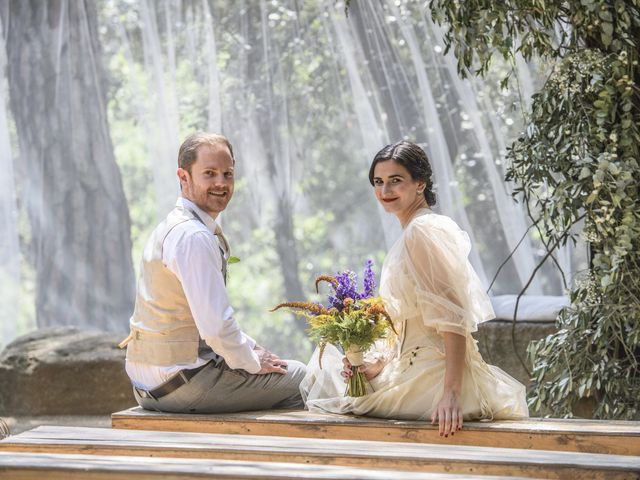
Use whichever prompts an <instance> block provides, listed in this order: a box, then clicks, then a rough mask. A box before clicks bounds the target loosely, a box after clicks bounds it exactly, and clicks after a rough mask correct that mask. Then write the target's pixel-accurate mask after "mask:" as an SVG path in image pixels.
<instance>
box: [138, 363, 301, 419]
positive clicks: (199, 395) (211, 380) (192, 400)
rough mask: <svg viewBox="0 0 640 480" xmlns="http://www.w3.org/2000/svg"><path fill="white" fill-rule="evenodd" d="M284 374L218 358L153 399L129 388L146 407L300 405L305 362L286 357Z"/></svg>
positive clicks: (195, 409) (212, 409)
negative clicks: (261, 372) (259, 372)
mask: <svg viewBox="0 0 640 480" xmlns="http://www.w3.org/2000/svg"><path fill="white" fill-rule="evenodd" d="M287 363H288V365H289V366H288V368H287V373H286V374H284V375H283V374H280V373H269V374H267V375H254V374H251V373H247V372H246V371H244V370H232V369H230V368H229V366H228V365H227V364H226V362H224V361H221V362H219V363H217V364H216V363H214V362H211V363H209V364H208V365H207V366H205V367H204V368H203V369H202V370H201V371H199V372H198V373H197V374H196V375H195V376H194V377H193V378H191V380H189V382H188V383H185V384H184V385H182V386H181V387H178V388H177V389H176V390H174V391H173V392H171V393H169V394H167V395H165V396H164V397H161V398H159V399H157V400H155V399H153V398H142V397H140V395H138V392H136V389H135V388H134V389H133V394H134V395H135V397H136V400H137V402H138V404H139V405H140V406H141V407H142V408H145V409H147V410H156V411H159V412H171V413H230V412H242V411H250V410H269V409H276V408H287V409H298V408H300V409H301V408H304V403H303V401H302V397H301V395H300V388H299V387H300V382H301V381H302V379H303V378H304V375H305V372H306V366H305V365H304V364H303V363H300V362H298V361H295V360H287Z"/></svg>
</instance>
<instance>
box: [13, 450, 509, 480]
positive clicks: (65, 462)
mask: <svg viewBox="0 0 640 480" xmlns="http://www.w3.org/2000/svg"><path fill="white" fill-rule="evenodd" d="M389 474H390V473H389V471H388V470H382V471H380V470H373V469H357V468H348V467H333V466H319V465H300V464H292V463H274V462H272V463H262V462H252V461H232V460H200V459H179V458H149V457H118V456H104V455H63V454H40V453H14V452H0V478H2V479H3V480H27V479H29V480H34V479H41V478H46V479H47V480H75V479H81V480H85V479H86V480H114V479H125V480H157V479H159V478H161V479H163V480H184V479H202V478H228V479H270V478H278V479H294V478H308V479H372V480H389ZM393 478H394V480H395V479H397V480H455V479H462V478H465V479H473V480H499V479H505V478H513V477H480V476H476V475H473V476H468V475H464V476H460V475H449V474H437V473H423V472H401V471H395V472H393Z"/></svg>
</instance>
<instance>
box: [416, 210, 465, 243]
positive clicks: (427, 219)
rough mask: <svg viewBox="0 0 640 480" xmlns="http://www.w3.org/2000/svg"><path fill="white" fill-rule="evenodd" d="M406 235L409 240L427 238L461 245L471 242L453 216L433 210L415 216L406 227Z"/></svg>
mask: <svg viewBox="0 0 640 480" xmlns="http://www.w3.org/2000/svg"><path fill="white" fill-rule="evenodd" d="M405 235H406V238H407V239H408V240H409V241H411V240H418V239H420V238H425V239H426V240H430V241H432V242H436V243H455V244H457V245H458V246H461V247H464V246H466V245H468V244H469V236H468V235H467V233H466V232H465V231H464V230H462V229H461V228H460V226H459V225H458V224H457V223H456V222H455V221H454V220H453V219H452V218H450V217H448V216H446V215H440V214H438V213H434V212H431V211H426V212H425V213H423V214H421V215H417V216H416V217H415V218H413V219H412V220H411V222H409V225H407V228H406V229H405Z"/></svg>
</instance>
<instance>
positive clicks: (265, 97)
mask: <svg viewBox="0 0 640 480" xmlns="http://www.w3.org/2000/svg"><path fill="white" fill-rule="evenodd" d="M263 7H264V4H262V5H258V4H257V2H256V3H252V4H250V6H248V7H247V13H246V15H247V17H248V18H249V22H250V26H251V27H252V29H250V30H249V38H248V41H249V44H250V45H252V46H253V48H252V49H251V50H250V52H249V55H248V57H249V61H248V62H247V67H248V69H249V71H248V72H247V78H249V79H250V81H252V82H255V83H256V84H259V86H260V88H259V89H258V90H256V91H254V92H253V93H254V95H255V98H256V99H257V103H258V104H259V105H260V106H261V108H260V109H258V110H257V112H258V113H257V114H258V116H259V121H258V122H257V124H258V127H259V129H260V136H261V137H262V139H263V144H264V145H265V146H266V152H265V155H266V161H267V171H268V172H269V175H268V180H269V181H270V182H271V190H272V191H273V192H274V199H275V210H276V219H275V224H274V233H275V242H276V252H277V254H278V259H279V263H280V268H281V270H282V276H283V278H284V289H285V298H286V299H287V300H289V301H297V300H304V299H305V295H304V291H303V289H302V283H301V282H300V274H299V272H298V268H299V263H300V262H299V258H298V248H297V244H296V240H295V237H294V234H293V228H294V221H293V205H292V203H291V194H290V192H288V191H287V189H285V188H282V186H281V184H282V180H280V179H279V177H281V176H283V175H284V168H283V167H282V166H281V165H279V162H278V152H281V151H282V149H283V148H286V146H283V145H282V143H283V142H285V141H286V140H285V139H283V138H282V136H281V134H280V133H279V132H278V128H279V127H280V125H279V121H278V119H282V118H286V115H285V114H284V112H283V111H282V110H283V109H282V102H283V99H282V98H280V97H279V95H278V92H276V91H275V89H274V85H273V76H274V72H273V70H275V69H277V68H278V64H277V62H275V61H274V60H271V62H273V63H268V62H267V61H266V59H267V58H269V54H270V55H273V54H274V53H273V52H267V51H265V47H266V48H268V45H269V41H268V39H264V38H262V35H258V32H261V31H262V32H263V34H264V32H268V28H265V29H262V30H261V28H260V26H264V25H263V23H264V21H265V18H266V14H265V12H264V11H262V8H263ZM258 79H259V81H258ZM296 324H297V325H298V327H299V328H300V329H301V330H302V331H304V330H305V328H306V322H305V321H304V319H301V318H296Z"/></svg>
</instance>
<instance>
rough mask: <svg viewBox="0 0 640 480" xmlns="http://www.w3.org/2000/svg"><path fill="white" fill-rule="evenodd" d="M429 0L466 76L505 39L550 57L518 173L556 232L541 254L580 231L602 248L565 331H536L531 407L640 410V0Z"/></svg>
mask: <svg viewBox="0 0 640 480" xmlns="http://www.w3.org/2000/svg"><path fill="white" fill-rule="evenodd" d="M428 6H429V8H430V10H431V13H432V14H433V17H434V19H435V20H436V21H437V22H439V23H441V24H442V25H444V26H446V27H447V29H446V33H445V43H446V45H447V49H452V50H453V52H454V54H455V56H456V58H457V60H458V70H459V73H460V74H461V76H463V77H465V76H467V75H469V74H470V73H471V74H480V75H483V74H485V73H486V72H487V71H488V70H489V69H490V67H491V59H492V57H493V55H494V54H496V53H497V54H499V55H502V56H503V57H504V58H505V59H507V60H508V61H509V62H511V63H512V64H513V65H515V60H516V55H522V56H523V57H524V59H525V60H529V59H531V58H533V57H537V58H538V59H540V60H542V61H543V62H547V63H548V65H549V66H550V67H551V68H550V72H549V76H548V78H547V80H546V82H545V84H544V85H543V86H542V88H541V89H540V91H539V92H538V93H537V94H535V95H534V96H533V104H532V109H531V112H530V116H529V117H528V118H527V119H526V123H527V125H526V129H525V131H524V132H523V133H522V134H521V136H520V138H518V140H517V141H516V142H515V143H514V144H513V146H512V147H511V149H510V151H509V153H508V155H507V160H508V161H509V163H510V165H509V169H508V172H507V180H510V181H512V182H514V183H515V186H516V188H515V193H514V194H515V195H516V196H518V197H520V198H522V199H523V204H524V205H525V207H526V208H527V209H528V211H529V215H530V217H531V219H532V226H533V227H535V228H536V229H537V230H538V233H539V235H540V237H541V238H542V240H543V242H544V243H545V246H546V248H547V254H546V255H545V256H544V258H543V259H542V262H544V261H545V260H547V259H549V258H551V259H554V258H553V252H554V251H555V250H556V249H557V247H559V246H560V245H563V244H565V243H566V242H567V241H569V240H574V241H575V239H576V235H577V234H580V233H581V234H582V236H583V238H584V239H585V240H586V241H587V242H588V243H589V250H590V257H591V262H590V266H589V269H588V271H587V272H584V274H583V278H582V280H579V281H577V282H575V284H574V285H572V286H569V289H570V296H571V303H572V305H571V306H570V307H569V308H566V309H564V310H563V311H561V312H560V314H559V316H558V318H557V326H558V332H557V333H556V334H554V335H550V336H548V337H547V338H545V339H542V340H540V341H538V342H533V343H532V344H531V345H530V348H529V355H530V359H531V361H532V363H533V375H532V376H533V378H532V380H533V385H532V390H531V394H530V398H529V405H530V407H531V408H532V409H533V410H534V411H537V412H540V411H542V412H548V413H551V414H553V415H566V416H571V415H573V414H575V412H576V406H577V405H584V404H585V402H586V403H587V404H590V405H591V412H586V413H587V414H588V415H593V416H595V417H600V418H626V419H634V418H635V419H637V418H640V404H639V403H638V398H640V368H639V365H638V363H639V360H640V281H639V280H638V279H639V278H640V195H639V191H638V189H639V185H640V165H639V162H640V88H639V85H640V65H639V60H640V58H639V57H640V55H639V52H640V1H638V0H627V1H620V0H580V1H564V0H522V1H521V0H505V1H503V2H489V1H487V0H464V1H448V0H430V1H429V2H428ZM507 83H508V79H505V80H504V83H503V86H506V85H507ZM541 264H542V263H541ZM541 264H540V265H539V266H538V268H539V267H540V266H541ZM538 268H536V271H537V270H538ZM534 274H535V271H534ZM527 286H528V285H527ZM527 286H525V288H524V290H523V291H522V293H524V291H525V290H526V287H527Z"/></svg>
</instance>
